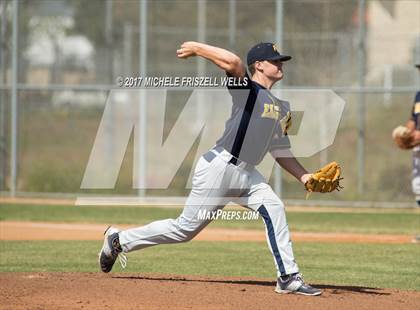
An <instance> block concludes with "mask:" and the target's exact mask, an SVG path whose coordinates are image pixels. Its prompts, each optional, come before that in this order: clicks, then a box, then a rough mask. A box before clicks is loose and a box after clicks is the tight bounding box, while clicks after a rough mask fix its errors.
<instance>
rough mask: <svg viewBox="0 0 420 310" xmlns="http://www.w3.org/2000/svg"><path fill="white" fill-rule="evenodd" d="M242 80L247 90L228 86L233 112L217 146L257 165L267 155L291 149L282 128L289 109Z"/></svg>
mask: <svg viewBox="0 0 420 310" xmlns="http://www.w3.org/2000/svg"><path fill="white" fill-rule="evenodd" d="M245 78H246V79H247V81H248V83H247V85H246V86H244V85H242V86H228V90H229V93H230V95H231V96H232V102H233V105H232V112H231V116H230V118H229V119H228V120H227V122H226V125H225V131H224V133H223V135H222V137H221V138H220V139H219V140H217V142H216V145H217V146H221V147H223V148H225V149H226V150H227V151H228V152H230V153H231V154H232V155H233V156H234V157H236V158H238V159H240V160H242V161H245V162H247V163H249V164H253V165H258V164H259V163H260V162H261V161H262V160H263V158H264V156H265V155H266V154H267V152H269V151H272V150H275V149H285V148H290V142H289V138H288V137H287V134H286V133H284V132H283V129H282V126H281V120H282V119H285V118H286V114H287V112H289V111H290V105H289V103H288V102H287V101H282V100H279V99H278V98H276V97H274V95H273V94H272V93H271V92H270V91H269V90H268V89H266V88H265V87H264V86H262V85H260V84H258V83H257V82H254V81H252V80H251V79H250V78H249V76H248V75H246V76H245Z"/></svg>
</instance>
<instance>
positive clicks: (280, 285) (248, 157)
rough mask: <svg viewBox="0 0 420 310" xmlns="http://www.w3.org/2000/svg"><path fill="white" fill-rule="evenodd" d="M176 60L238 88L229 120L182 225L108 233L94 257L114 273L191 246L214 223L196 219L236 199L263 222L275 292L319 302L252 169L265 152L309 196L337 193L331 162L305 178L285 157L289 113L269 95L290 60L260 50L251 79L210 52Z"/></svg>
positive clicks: (200, 165)
mask: <svg viewBox="0 0 420 310" xmlns="http://www.w3.org/2000/svg"><path fill="white" fill-rule="evenodd" d="M177 56H178V57H179V58H189V57H196V56H197V57H203V58H205V59H207V60H209V61H211V62H212V63H214V64H215V65H216V66H218V67H219V68H220V69H221V70H223V71H225V72H226V75H227V76H229V77H232V78H235V79H237V80H238V81H239V83H232V84H231V85H234V86H228V91H229V93H230V95H231V98H232V111H231V115H230V118H229V119H228V120H227V121H226V124H225V130H224V133H223V135H222V136H221V137H220V139H219V140H217V141H216V144H215V146H214V147H213V148H212V149H210V150H209V151H208V152H207V153H205V154H204V155H202V156H201V157H200V159H199V161H198V162H197V165H196V167H195V170H194V175H193V178H192V189H191V192H190V194H189V197H188V199H187V201H186V205H185V207H184V209H183V211H182V213H181V214H180V215H179V217H178V218H177V219H166V220H160V221H155V222H152V223H150V224H148V225H146V226H143V227H137V228H132V229H128V230H123V231H120V230H118V229H117V228H115V227H112V226H111V227H109V228H108V229H107V230H106V231H105V239H104V243H103V247H102V249H101V251H100V253H99V264H100V267H101V270H102V271H103V272H109V271H111V269H112V266H113V265H114V263H115V261H116V260H117V258H119V259H120V262H121V264H122V265H123V266H125V264H126V257H125V253H128V252H131V251H135V250H141V249H144V248H146V247H150V246H154V245H159V244H168V243H178V242H186V241H189V240H191V239H193V238H194V237H195V236H196V235H197V234H198V233H199V232H200V231H201V230H202V229H204V228H205V227H206V226H207V225H208V224H209V222H210V221H211V220H208V219H201V218H199V217H198V216H197V215H198V214H199V213H202V211H206V212H213V211H217V210H219V209H222V208H223V207H224V206H225V204H226V201H225V198H226V197H240V198H242V199H245V201H246V203H244V204H243V205H244V207H247V208H249V209H251V210H254V211H257V212H259V214H260V215H261V217H262V218H263V220H264V223H265V228H266V236H267V242H268V246H269V248H270V250H271V253H272V255H273V258H274V263H275V266H276V269H277V286H276V288H275V291H276V292H278V293H297V294H303V295H313V296H316V295H320V294H321V290H319V289H316V288H314V287H312V286H310V285H308V284H306V283H305V282H304V280H303V277H302V275H301V274H300V273H299V267H298V265H297V263H296V261H295V257H294V255H293V249H292V242H291V239H290V234H289V228H288V225H287V221H286V214H285V210H284V204H283V202H282V201H281V200H280V199H279V197H278V196H277V195H276V194H275V193H274V192H273V190H272V188H271V187H270V186H269V185H268V183H267V180H265V178H264V177H263V176H262V175H261V174H260V173H259V172H258V171H257V170H256V168H255V166H256V165H258V164H259V163H260V162H261V161H262V159H263V158H264V156H265V155H266V154H267V153H268V152H269V153H270V154H271V155H272V156H273V157H274V158H275V159H276V161H277V163H278V164H279V165H280V166H281V167H282V168H283V169H285V170H286V171H288V172H289V173H290V174H292V175H293V176H294V177H295V178H296V179H297V180H298V181H299V182H301V183H302V184H303V185H304V187H305V188H306V190H307V191H308V192H322V193H325V192H331V191H334V190H336V189H338V188H339V180H340V167H339V165H338V164H336V163H335V162H332V163H330V164H328V165H327V166H325V167H323V168H321V169H320V170H319V171H317V172H315V173H313V174H310V173H308V172H307V171H306V170H305V168H303V167H302V165H300V163H299V162H298V161H297V160H296V158H295V157H294V156H293V154H292V153H291V152H290V150H289V149H290V143H289V138H288V136H287V131H288V129H289V128H290V126H291V121H292V119H291V113H290V106H289V103H288V102H286V101H283V100H280V99H278V98H276V97H275V96H274V95H273V94H272V93H271V92H270V89H271V88H272V87H273V85H274V84H275V83H276V82H278V81H280V80H281V79H282V78H283V65H284V63H285V62H286V61H289V60H290V59H291V58H292V57H290V56H287V55H282V54H281V53H280V52H279V50H278V49H277V48H276V46H275V45H274V44H272V43H259V44H257V45H255V46H254V47H252V48H251V49H250V50H249V52H248V55H247V65H248V70H249V74H248V73H247V70H246V68H245V65H244V63H243V62H242V60H241V59H240V58H239V57H238V56H237V55H235V54H233V53H231V52H230V51H227V50H225V49H222V48H218V47H214V46H210V45H207V44H203V43H198V42H185V43H183V44H182V45H181V46H180V48H179V49H178V50H177ZM226 104H229V102H227V103H226Z"/></svg>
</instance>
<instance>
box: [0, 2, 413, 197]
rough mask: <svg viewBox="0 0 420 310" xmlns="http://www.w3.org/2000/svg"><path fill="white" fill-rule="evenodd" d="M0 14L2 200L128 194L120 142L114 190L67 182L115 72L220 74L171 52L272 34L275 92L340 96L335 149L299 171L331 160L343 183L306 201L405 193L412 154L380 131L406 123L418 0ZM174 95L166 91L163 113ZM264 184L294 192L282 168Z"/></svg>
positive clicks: (15, 7) (238, 44) (79, 164)
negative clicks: (278, 72) (276, 52)
mask: <svg viewBox="0 0 420 310" xmlns="http://www.w3.org/2000/svg"><path fill="white" fill-rule="evenodd" d="M0 13H1V23H0V27H1V29H0V30H1V31H0V34H1V36H0V40H1V41H0V43H1V45H0V48H1V50H0V190H1V191H3V192H6V193H7V194H9V193H10V194H12V195H15V194H19V193H23V192H25V193H27V192H30V193H71V194H89V193H95V194H119V195H121V194H130V195H135V194H137V193H138V192H137V190H136V189H133V185H132V174H133V173H132V162H133V151H132V149H133V146H132V144H133V141H132V139H131V140H130V142H129V144H128V147H127V152H126V154H125V158H124V161H123V163H122V166H121V171H120V174H119V178H118V182H117V185H116V188H115V189H113V190H96V191H95V190H89V191H87V190H81V189H80V184H81V180H82V178H83V173H84V171H85V168H86V164H87V162H88V159H89V155H90V152H91V149H92V145H93V142H94V139H95V136H96V133H97V130H98V126H99V123H100V121H101V117H102V114H103V111H104V107H105V103H106V99H107V96H108V94H109V92H110V90H111V89H112V88H115V87H116V85H115V81H116V79H117V77H119V76H122V77H129V76H133V77H137V76H140V75H142V76H170V77H175V76H212V77H219V76H223V75H224V73H223V72H221V71H220V70H219V69H218V68H217V67H216V66H214V65H213V64H211V63H206V62H203V61H198V60H196V59H189V60H180V59H177V58H176V49H177V48H178V46H179V45H180V44H181V43H182V42H184V41H190V40H192V41H202V42H206V43H208V44H211V45H215V46H220V47H223V48H227V49H230V50H232V51H234V52H235V53H237V54H238V55H240V56H241V58H243V59H244V58H245V57H246V53H247V51H248V49H249V48H250V47H251V46H252V45H254V44H255V43H257V42H261V41H271V42H276V43H277V45H278V46H279V47H280V49H281V50H282V51H284V52H285V53H286V54H289V55H292V56H293V60H292V61H291V62H289V63H287V64H286V65H285V67H284V69H285V79H284V80H283V81H282V82H281V87H283V88H288V89H289V88H292V89H308V88H310V89H332V90H334V91H335V92H336V93H337V94H339V95H340V96H341V97H342V98H343V99H344V100H345V101H346V107H345V112H344V114H343V117H342V121H341V123H340V127H339V130H338V133H337V136H336V138H335V141H334V144H333V145H332V146H331V147H329V148H327V149H326V150H324V151H322V152H321V153H319V154H317V155H315V156H313V157H311V158H303V159H302V162H303V163H304V164H305V165H306V166H307V168H308V169H309V170H313V169H317V168H318V167H319V166H320V165H321V164H323V163H325V162H327V161H330V160H336V161H338V162H340V163H341V164H342V166H343V170H344V177H345V180H344V186H345V189H344V190H343V191H342V192H340V193H336V194H333V195H329V196H328V197H324V196H322V197H319V198H322V199H332V200H346V201H360V200H369V201H389V202H410V201H412V200H413V198H412V194H411V184H410V179H411V170H412V169H411V154H410V152H404V151H401V150H399V149H397V148H396V147H395V146H394V145H393V142H392V140H391V139H390V133H391V131H392V128H394V127H395V126H397V125H399V124H404V123H405V122H406V121H407V120H408V118H409V116H410V111H411V107H412V104H413V98H414V95H415V91H416V90H417V89H419V88H420V87H419V85H420V74H419V72H418V71H417V70H416V69H415V67H414V64H415V63H419V62H420V2H418V1H410V0H398V1H385V0H366V1H365V0H351V1H338V0H319V1H312V0H294V1H292V0H290V1H289V0H277V1H276V0H271V1H268V0H267V1H258V2H257V1H248V0H219V1H205V0H198V1H190V0H188V1H187V0H176V1H166V0H157V1H143V0H140V1H123V0H121V1H117V0H106V1H102V0H100V1H99V0H91V1H81V0H62V1H59V0H56V1H48V0H42V1H41V0H31V1H29V0H20V1H12V0H7V1H5V0H2V1H0ZM184 103H185V96H184V95H180V96H179V97H176V96H175V97H174V98H172V99H171V104H170V105H169V104H168V107H167V109H168V110H167V112H168V111H169V112H170V113H169V112H168V113H167V114H168V115H177V113H179V111H180V110H181V109H182V107H183V104H184ZM227 104H229V103H227ZM177 111H178V112H177ZM207 113H208V112H207ZM167 121H168V123H169V124H171V123H173V120H171V116H169V117H167ZM169 126H170V125H169ZM195 155H196V154H195V153H194V148H192V149H191V151H190V153H189V154H188V156H187V157H186V159H185V161H184V163H183V164H182V165H181V168H180V169H179V171H178V172H177V174H176V175H175V178H174V180H173V181H172V182H171V184H170V187H169V189H168V190H165V191H146V195H153V196H155V195H175V196H176V195H181V194H185V192H186V191H185V189H184V188H185V183H186V178H187V177H188V175H189V172H188V171H189V169H191V163H192V159H193V158H194V156H195ZM162 164H163V165H164V163H162ZM270 180H271V181H270V182H272V183H273V185H274V187H275V188H277V189H279V188H280V189H281V195H282V197H284V198H288V199H302V197H303V194H302V188H301V185H300V184H298V183H297V182H295V181H294V180H293V179H292V177H291V176H288V175H286V174H283V175H282V182H281V186H279V184H278V182H279V181H278V179H276V177H275V173H273V175H272V177H271V179H270ZM275 183H276V184H275ZM311 199H317V197H314V198H311Z"/></svg>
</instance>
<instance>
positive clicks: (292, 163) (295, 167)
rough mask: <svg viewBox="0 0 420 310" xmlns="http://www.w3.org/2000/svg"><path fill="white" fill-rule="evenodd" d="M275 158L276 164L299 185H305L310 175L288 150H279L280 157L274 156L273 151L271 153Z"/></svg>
mask: <svg viewBox="0 0 420 310" xmlns="http://www.w3.org/2000/svg"><path fill="white" fill-rule="evenodd" d="M271 154H272V155H273V157H275V159H276V162H277V163H278V164H279V165H280V166H281V167H282V168H283V169H284V170H286V171H287V172H289V173H290V174H291V175H293V176H294V177H295V178H296V179H298V180H299V181H300V182H301V183H303V184H305V183H306V181H308V180H309V178H310V177H311V174H310V173H308V171H306V169H305V168H303V166H302V165H301V164H300V163H299V162H298V160H297V159H296V158H295V157H294V156H293V154H292V153H291V152H290V151H289V150H281V154H282V156H281V157H278V156H276V153H275V151H274V152H272V153H271Z"/></svg>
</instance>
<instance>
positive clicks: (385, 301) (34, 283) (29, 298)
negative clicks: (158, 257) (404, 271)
mask: <svg viewBox="0 0 420 310" xmlns="http://www.w3.org/2000/svg"><path fill="white" fill-rule="evenodd" d="M0 283H1V290H0V304H1V307H2V308H5V309H252V310H255V309H280V308H282V309H324V310H325V309H334V310H335V309H369V310H372V309H418V307H419V300H420V292H414V291H399V290H395V289H376V288H366V287H355V286H335V285H317V287H320V288H323V289H324V293H323V294H322V295H321V296H317V297H312V296H300V295H291V294H289V295H280V294H276V293H275V292H274V291H273V289H274V286H275V282H273V281H267V280H264V279H255V278H234V277H230V278H223V277H211V278H210V277H196V276H187V277H179V276H169V275H156V274H153V275H149V274H147V275H146V274H141V275H140V274H126V273H124V274H122V273H114V274H113V273H111V274H101V273H99V272H98V273H0ZM315 285H316V284H315Z"/></svg>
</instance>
